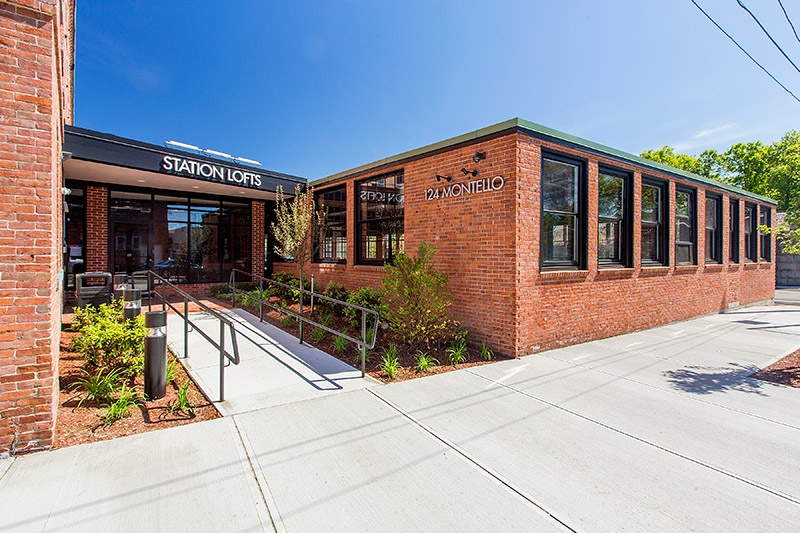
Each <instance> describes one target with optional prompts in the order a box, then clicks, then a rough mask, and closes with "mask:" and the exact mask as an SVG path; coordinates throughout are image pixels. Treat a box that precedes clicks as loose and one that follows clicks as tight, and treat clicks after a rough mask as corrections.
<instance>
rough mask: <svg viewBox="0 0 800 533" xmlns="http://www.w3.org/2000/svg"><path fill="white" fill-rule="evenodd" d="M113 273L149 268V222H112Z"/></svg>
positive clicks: (129, 272) (128, 272)
mask: <svg viewBox="0 0 800 533" xmlns="http://www.w3.org/2000/svg"><path fill="white" fill-rule="evenodd" d="M113 239H114V240H113V241H112V242H113V245H114V273H116V274H121V273H123V272H125V273H127V274H132V273H133V272H137V271H139V270H147V269H149V268H150V224H144V223H131V222H115V223H114V237H113Z"/></svg>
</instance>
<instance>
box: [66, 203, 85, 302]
mask: <svg viewBox="0 0 800 533" xmlns="http://www.w3.org/2000/svg"><path fill="white" fill-rule="evenodd" d="M65 201H66V204H67V211H66V213H64V270H65V274H66V276H65V278H66V279H65V280H64V285H65V287H66V288H67V289H74V288H75V275H76V274H83V273H84V272H86V196H85V195H84V190H83V189H79V188H72V192H71V193H70V194H69V195H67V197H66V200H65Z"/></svg>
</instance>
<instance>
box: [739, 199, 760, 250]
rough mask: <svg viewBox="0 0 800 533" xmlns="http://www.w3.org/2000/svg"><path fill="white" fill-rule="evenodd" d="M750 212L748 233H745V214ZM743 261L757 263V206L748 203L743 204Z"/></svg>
mask: <svg viewBox="0 0 800 533" xmlns="http://www.w3.org/2000/svg"><path fill="white" fill-rule="evenodd" d="M748 211H750V231H749V233H748V231H747V229H748V228H747V212H748ZM742 225H743V227H744V261H745V263H757V262H758V227H757V226H758V206H757V205H756V204H751V203H750V202H745V203H744V220H743V221H742Z"/></svg>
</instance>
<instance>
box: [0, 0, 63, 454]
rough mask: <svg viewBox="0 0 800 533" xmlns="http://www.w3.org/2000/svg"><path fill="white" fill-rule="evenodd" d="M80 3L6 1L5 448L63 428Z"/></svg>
mask: <svg viewBox="0 0 800 533" xmlns="http://www.w3.org/2000/svg"><path fill="white" fill-rule="evenodd" d="M74 8H75V4H74V0H15V1H0V48H1V49H2V50H0V54H1V55H0V57H1V59H0V110H1V111H0V113H2V119H1V120H0V168H1V169H2V171H1V172H0V205H2V209H0V308H1V309H0V324H1V326H0V454H2V453H7V452H8V451H9V450H10V451H12V452H19V451H28V450H35V449H39V448H43V447H47V446H49V445H50V444H51V442H52V438H53V429H54V426H55V406H56V402H57V401H58V386H57V385H58V346H59V337H60V331H61V320H60V319H61V295H62V291H61V281H62V275H61V272H62V270H61V268H62V260H61V257H62V255H61V253H62V249H61V231H62V230H61V228H62V226H61V213H62V195H61V188H62V177H61V144H62V141H63V138H64V132H63V125H64V124H65V123H66V124H69V123H70V122H71V121H72V96H73V57H74V49H73V36H74V13H75V11H74Z"/></svg>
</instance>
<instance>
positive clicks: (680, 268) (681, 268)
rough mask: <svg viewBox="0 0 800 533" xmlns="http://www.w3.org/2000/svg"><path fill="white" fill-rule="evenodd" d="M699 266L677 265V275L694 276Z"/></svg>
mask: <svg viewBox="0 0 800 533" xmlns="http://www.w3.org/2000/svg"><path fill="white" fill-rule="evenodd" d="M699 268H700V266H699V265H675V273H676V274H693V273H695V272H697V269H699Z"/></svg>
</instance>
